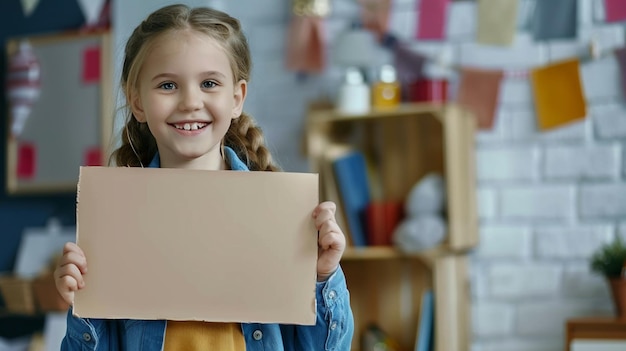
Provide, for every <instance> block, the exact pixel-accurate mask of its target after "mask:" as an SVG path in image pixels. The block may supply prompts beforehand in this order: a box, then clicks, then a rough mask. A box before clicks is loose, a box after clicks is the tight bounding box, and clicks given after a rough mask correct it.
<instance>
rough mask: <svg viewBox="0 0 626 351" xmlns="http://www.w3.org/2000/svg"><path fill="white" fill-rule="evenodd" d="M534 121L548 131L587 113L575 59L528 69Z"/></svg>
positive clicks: (580, 117)
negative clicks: (529, 71) (533, 106)
mask: <svg viewBox="0 0 626 351" xmlns="http://www.w3.org/2000/svg"><path fill="white" fill-rule="evenodd" d="M531 79H532V86H533V94H534V98H535V109H536V113H537V122H538V124H539V128H540V129H541V130H548V129H552V128H555V127H559V126H561V125H564V124H567V123H570V122H573V121H576V120H579V119H582V118H584V117H585V116H586V115H587V110H586V104H585V98H584V95H583V89H582V84H581V81H580V67H579V61H578V59H570V60H566V61H561V62H558V63H554V64H551V65H548V66H545V67H542V68H538V69H534V70H532V71H531Z"/></svg>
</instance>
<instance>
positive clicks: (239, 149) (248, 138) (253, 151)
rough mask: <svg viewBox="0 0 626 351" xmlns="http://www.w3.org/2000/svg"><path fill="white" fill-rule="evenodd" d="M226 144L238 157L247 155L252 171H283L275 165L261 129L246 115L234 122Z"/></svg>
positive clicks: (229, 129)
mask: <svg viewBox="0 0 626 351" xmlns="http://www.w3.org/2000/svg"><path fill="white" fill-rule="evenodd" d="M224 143H225V144H226V146H228V147H231V148H232V149H233V150H235V152H236V153H237V155H245V161H246V163H247V165H248V168H250V170H251V171H270V172H277V171H281V169H280V167H278V166H277V165H276V164H274V163H273V160H272V154H271V153H270V151H269V150H268V149H267V146H266V145H265V138H264V136H263V132H262V131H261V128H259V127H258V126H257V125H256V124H255V123H254V120H253V119H252V117H250V116H248V115H247V114H245V113H242V114H241V116H240V117H239V118H237V119H234V120H233V121H232V123H231V124H230V127H229V128H228V132H226V135H225V136H224Z"/></svg>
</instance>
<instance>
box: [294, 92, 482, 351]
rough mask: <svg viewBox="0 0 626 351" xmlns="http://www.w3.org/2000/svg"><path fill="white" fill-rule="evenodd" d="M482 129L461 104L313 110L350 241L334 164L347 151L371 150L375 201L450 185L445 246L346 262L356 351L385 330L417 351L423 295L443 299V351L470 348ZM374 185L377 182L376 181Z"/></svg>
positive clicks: (312, 155)
mask: <svg viewBox="0 0 626 351" xmlns="http://www.w3.org/2000/svg"><path fill="white" fill-rule="evenodd" d="M475 131H476V123H475V120H474V118H473V116H472V115H471V114H469V113H468V112H467V111H466V110H464V109H462V108H460V107H459V106H457V105H455V104H429V103H417V104H401V105H400V106H398V107H397V108H392V109H384V110H372V111H370V112H368V113H365V114H341V113H338V112H337V111H336V110H334V109H332V107H325V108H311V109H310V110H309V114H308V116H307V121H306V153H307V156H308V159H309V162H310V171H312V172H317V173H319V174H320V199H321V200H323V201H326V200H328V201H334V202H335V203H336V204H337V223H338V224H339V225H340V227H341V228H342V229H343V230H344V233H345V234H346V236H347V238H348V241H349V242H350V236H351V233H350V228H349V227H348V226H347V225H346V223H347V221H346V218H345V212H344V211H343V209H342V206H341V197H340V195H339V194H340V192H339V191H338V190H339V189H338V187H337V182H336V181H335V179H334V178H335V175H334V170H333V162H334V161H335V160H336V159H338V157H341V155H345V154H346V150H348V151H350V150H357V151H360V152H362V153H363V154H364V155H365V156H366V159H368V162H369V163H370V165H371V171H372V175H373V178H374V181H372V178H370V182H371V184H370V187H371V188H370V190H372V193H373V194H374V193H375V194H376V197H374V196H372V198H376V199H382V200H383V201H393V202H396V203H397V202H400V201H405V199H406V196H407V194H408V193H409V192H410V190H411V189H412V187H413V186H414V185H415V184H416V183H417V182H418V181H419V180H420V179H422V177H424V176H426V175H428V174H431V173H438V174H441V175H442V177H443V179H444V181H445V193H446V194H445V196H446V201H445V202H446V208H445V220H446V226H447V235H446V239H445V240H444V241H443V242H442V243H441V244H440V245H439V246H437V247H435V248H433V249H430V250H426V251H423V252H416V253H405V252H403V251H401V250H399V249H398V248H396V247H393V246H365V247H354V246H348V248H347V249H346V251H345V252H344V255H343V257H342V261H341V265H342V268H343V271H344V273H345V275H346V281H347V284H348V289H349V291H350V304H351V307H352V311H353V314H354V321H355V335H354V339H353V343H352V349H353V350H359V349H360V347H361V339H360V338H361V337H362V335H363V334H362V333H363V332H364V331H365V330H366V328H367V326H368V325H369V324H370V323H375V324H376V325H378V326H379V327H380V328H381V329H382V330H384V331H385V332H386V333H388V334H389V335H390V337H391V338H392V339H394V340H395V341H396V342H398V343H399V345H400V349H401V350H412V349H413V347H414V345H415V341H416V338H417V337H418V335H417V331H418V328H417V327H418V324H419V316H420V312H421V311H420V309H421V307H420V306H421V298H422V296H423V294H424V293H425V292H426V291H433V292H434V295H435V306H434V309H435V311H436V313H435V316H434V322H433V323H434V327H435V336H434V344H435V350H436V351H468V350H469V349H470V344H471V343H470V318H469V306H470V296H469V295H470V294H469V279H468V275H467V252H468V251H469V250H471V249H472V248H474V247H475V246H476V244H477V243H478V216H477V212H476V211H477V208H476V207H477V206H476V193H475V188H476V186H475V185H476V184H475V183H476V177H475V169H474V168H475V165H474V164H475V161H474V150H475V146H474V143H475ZM368 178H369V175H368Z"/></svg>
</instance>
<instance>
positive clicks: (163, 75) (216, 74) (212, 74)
mask: <svg viewBox="0 0 626 351" xmlns="http://www.w3.org/2000/svg"><path fill="white" fill-rule="evenodd" d="M177 76H178V75H177V74H174V73H159V74H157V75H156V76H154V77H153V78H152V80H153V81H154V80H158V79H163V78H170V79H171V78H176V77H177ZM199 76H202V77H207V76H209V77H218V78H222V79H224V78H226V76H225V75H224V74H223V73H221V72H219V71H206V72H202V73H200V74H199Z"/></svg>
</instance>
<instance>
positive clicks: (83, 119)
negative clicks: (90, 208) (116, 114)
mask: <svg viewBox="0 0 626 351" xmlns="http://www.w3.org/2000/svg"><path fill="white" fill-rule="evenodd" d="M22 40H27V41H28V42H29V43H30V44H31V46H32V47H33V51H34V53H35V55H36V56H37V59H38V61H39V64H40V66H41V90H40V93H39V97H38V99H37V100H36V101H35V103H34V105H33V107H32V109H31V112H30V115H29V117H28V119H27V120H26V124H25V126H24V129H23V131H22V133H21V134H20V135H17V136H16V135H12V134H11V128H10V123H11V106H10V103H9V106H8V114H7V115H8V116H9V118H8V121H7V123H9V128H7V131H8V132H7V148H6V152H7V157H6V160H7V164H6V172H7V177H6V179H7V183H6V189H7V192H8V193H9V194H42V193H62V192H68V193H70V192H75V191H76V185H77V182H78V173H79V167H80V166H81V165H97V164H98V163H99V164H106V163H107V157H108V154H109V150H108V148H109V145H110V141H111V133H112V126H113V112H112V111H113V104H114V101H113V97H112V95H113V94H112V65H111V57H112V55H111V36H110V33H109V32H108V31H101V32H90V33H82V32H66V33H62V34H53V35H39V36H31V37H19V38H11V39H9V40H8V41H7V46H6V55H7V57H10V56H11V55H12V54H13V53H14V52H15V51H16V50H17V48H18V45H19V43H20V42H21V41H22ZM7 61H8V60H7ZM25 154H26V155H30V156H31V157H24V155H25ZM24 164H26V166H25V165H24ZM25 169H26V171H25Z"/></svg>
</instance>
